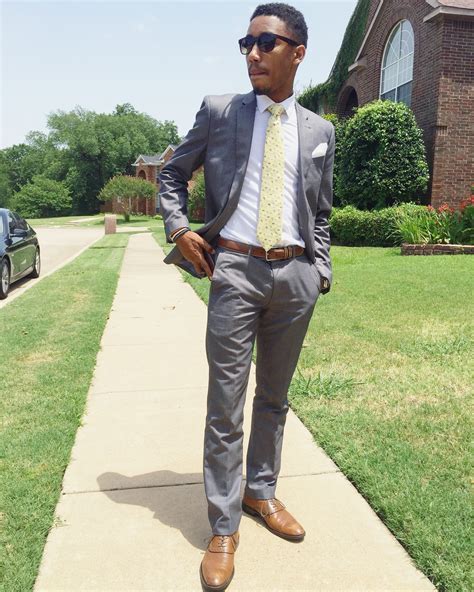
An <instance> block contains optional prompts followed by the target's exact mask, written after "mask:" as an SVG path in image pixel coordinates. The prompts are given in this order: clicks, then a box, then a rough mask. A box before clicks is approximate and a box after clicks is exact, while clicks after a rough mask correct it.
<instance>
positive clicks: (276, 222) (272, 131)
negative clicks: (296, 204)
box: [257, 103, 285, 251]
mask: <svg viewBox="0 0 474 592" xmlns="http://www.w3.org/2000/svg"><path fill="white" fill-rule="evenodd" d="M267 109H268V111H270V113H271V115H270V119H269V120H268V125H267V132H266V135H265V151H264V155H263V165H262V184H261V189H260V204H259V208H258V224H257V237H258V240H259V241H260V243H261V244H262V246H263V248H264V249H265V251H268V250H269V249H271V248H272V246H273V245H275V244H276V243H278V242H279V241H280V240H281V232H282V210H283V190H284V182H285V178H284V172H285V152H284V147H283V135H282V132H281V115H282V113H284V112H285V108H284V107H282V106H281V105H277V104H276V103H274V104H273V105H270V106H269V107H267Z"/></svg>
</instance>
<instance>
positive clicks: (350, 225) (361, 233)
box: [329, 203, 426, 247]
mask: <svg viewBox="0 0 474 592" xmlns="http://www.w3.org/2000/svg"><path fill="white" fill-rule="evenodd" d="M419 209H421V210H425V209H426V208H425V207H424V206H419V205H417V204H413V203H406V204H400V205H399V206H396V207H390V208H383V209H380V210H373V211H368V210H358V209H357V208H355V207H354V206H350V205H349V206H345V207H343V208H337V207H335V208H333V209H332V212H331V216H330V218H329V226H330V231H331V240H332V242H334V243H335V244H338V245H345V246H350V247H389V246H394V245H397V244H400V242H401V238H400V235H399V234H398V232H397V221H398V220H399V219H400V218H402V217H407V218H410V216H412V215H413V214H414V213H415V212H417V211H418V210H419Z"/></svg>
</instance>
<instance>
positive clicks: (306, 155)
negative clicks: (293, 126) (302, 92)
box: [296, 103, 313, 187]
mask: <svg viewBox="0 0 474 592" xmlns="http://www.w3.org/2000/svg"><path fill="white" fill-rule="evenodd" d="M296 120H297V122H298V142H299V152H300V159H299V160H300V162H299V165H300V183H301V184H302V185H303V187H305V186H304V181H305V179H306V176H307V175H308V171H309V167H310V165H311V151H312V149H313V146H312V142H313V127H312V125H311V124H310V122H309V118H308V116H307V115H306V114H305V113H304V111H303V109H302V107H301V105H300V104H299V103H296Z"/></svg>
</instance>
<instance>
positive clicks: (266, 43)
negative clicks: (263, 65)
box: [258, 33, 276, 53]
mask: <svg viewBox="0 0 474 592" xmlns="http://www.w3.org/2000/svg"><path fill="white" fill-rule="evenodd" d="M275 41H276V36H275V35H272V33H262V34H261V35H260V37H259V38H258V48H259V49H261V50H262V51H263V52H265V53H268V52H269V51H272V49H273V48H274V47H275Z"/></svg>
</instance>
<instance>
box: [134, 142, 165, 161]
mask: <svg viewBox="0 0 474 592" xmlns="http://www.w3.org/2000/svg"><path fill="white" fill-rule="evenodd" d="M168 150H173V151H174V150H176V146H175V144H168V146H167V147H166V148H165V149H164V150H163V152H162V153H161V154H139V155H138V158H137V160H136V161H135V162H134V163H133V164H132V166H139V165H140V164H144V165H152V166H159V165H160V164H163V162H164V157H165V155H166V153H167V152H168ZM140 161H141V162H140Z"/></svg>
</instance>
